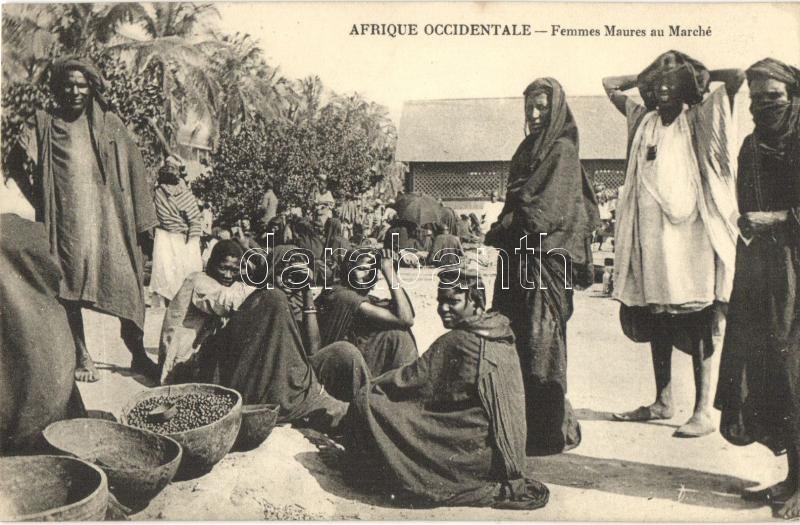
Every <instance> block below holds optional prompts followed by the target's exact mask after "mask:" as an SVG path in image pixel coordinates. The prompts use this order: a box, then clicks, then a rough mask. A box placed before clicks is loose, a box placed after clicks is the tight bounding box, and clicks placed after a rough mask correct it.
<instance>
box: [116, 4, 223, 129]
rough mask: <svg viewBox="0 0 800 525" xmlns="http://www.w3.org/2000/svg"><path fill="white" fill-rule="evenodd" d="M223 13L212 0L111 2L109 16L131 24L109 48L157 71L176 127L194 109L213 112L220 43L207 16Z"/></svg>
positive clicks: (166, 107)
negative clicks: (213, 67)
mask: <svg viewBox="0 0 800 525" xmlns="http://www.w3.org/2000/svg"><path fill="white" fill-rule="evenodd" d="M218 16H219V12H218V11H217V9H216V7H214V5H213V4H195V3H190V2H163V3H153V4H142V3H120V4H115V5H113V6H112V7H110V8H109V13H108V15H107V17H108V19H109V20H112V21H115V22H117V23H119V24H128V26H127V27H125V26H122V27H120V28H119V31H117V36H116V38H115V39H114V40H112V45H111V46H110V49H112V50H114V51H118V52H119V53H120V54H121V55H122V56H125V57H128V58H129V59H130V60H131V63H132V65H133V68H134V70H135V71H136V72H138V73H140V74H143V73H145V72H153V71H154V72H156V73H157V75H158V77H159V78H160V80H161V86H162V91H163V95H164V100H165V102H164V110H165V114H166V115H167V120H168V121H169V122H170V123H172V125H173V127H176V124H177V123H178V122H179V121H180V120H181V119H182V118H184V117H185V116H186V115H187V114H188V113H189V112H190V111H197V112H200V113H204V112H209V111H212V112H213V110H214V109H215V107H216V97H217V93H218V91H219V86H218V84H217V82H216V80H215V79H214V78H213V76H211V75H210V74H209V69H208V67H209V64H210V60H209V56H210V55H211V54H212V53H213V51H214V50H216V49H218V47H219V43H218V42H217V40H216V39H215V38H213V35H212V34H211V31H210V29H209V28H208V26H207V22H209V20H210V19H211V18H213V17H218ZM125 29H128V30H127V31H126V30H125ZM136 30H138V32H139V34H138V35H137V34H135V32H136ZM165 131H166V133H165V134H166V135H167V137H168V139H169V140H171V139H173V138H174V132H173V130H170V129H168V130H165Z"/></svg>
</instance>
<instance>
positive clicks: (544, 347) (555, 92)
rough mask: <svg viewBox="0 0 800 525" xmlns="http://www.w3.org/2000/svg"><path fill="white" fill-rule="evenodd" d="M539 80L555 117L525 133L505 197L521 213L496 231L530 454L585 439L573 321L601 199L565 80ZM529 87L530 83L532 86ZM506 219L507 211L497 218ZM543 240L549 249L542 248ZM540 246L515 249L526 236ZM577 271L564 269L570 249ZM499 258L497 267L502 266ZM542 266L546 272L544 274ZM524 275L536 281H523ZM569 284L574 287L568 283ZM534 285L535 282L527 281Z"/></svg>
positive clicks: (501, 301)
mask: <svg viewBox="0 0 800 525" xmlns="http://www.w3.org/2000/svg"><path fill="white" fill-rule="evenodd" d="M532 86H534V87H537V88H541V89H543V90H545V91H547V92H548V93H550V100H551V106H552V112H551V116H550V122H549V124H548V126H547V128H546V129H545V130H543V131H542V132H541V133H540V134H538V135H529V136H527V137H526V138H525V140H523V141H522V143H521V144H520V145H519V147H518V148H517V151H516V153H514V156H513V158H512V159H511V170H510V178H509V188H508V193H507V194H506V204H505V207H504V209H503V212H502V213H501V215H500V218H502V217H503V216H504V215H505V214H507V213H511V212H513V213H514V220H513V223H512V225H511V227H510V228H507V229H506V228H502V227H500V228H499V230H500V231H499V232H498V228H495V229H494V231H493V232H490V234H489V236H488V237H489V238H490V239H491V238H492V237H494V239H493V240H492V244H493V245H494V246H495V247H497V248H501V249H503V250H505V252H506V253H507V254H508V255H509V257H508V263H507V264H506V265H505V266H506V267H507V268H508V269H509V272H508V289H503V286H502V279H500V278H498V279H497V280H496V281H495V291H494V302H493V307H494V309H495V310H498V311H499V312H500V313H502V314H504V315H506V316H507V317H508V318H509V319H510V320H511V326H512V328H513V329H514V335H515V336H516V340H517V351H518V352H519V358H520V363H521V365H522V375H523V379H524V381H525V396H526V403H527V411H526V414H527V421H528V446H527V450H528V454H536V455H539V454H555V453H559V452H561V451H563V450H566V449H570V448H574V447H575V446H577V445H578V444H579V443H580V426H579V425H578V421H577V418H576V417H575V415H574V413H573V411H572V407H571V406H570V404H569V401H567V399H566V393H567V321H568V320H569V318H570V317H571V316H572V309H573V304H572V288H571V287H572V286H573V285H579V286H589V285H591V283H592V280H591V277H590V276H591V271H590V270H591V268H592V254H591V248H590V239H591V233H592V231H593V230H594V228H595V226H596V225H597V224H598V223H599V213H598V211H597V200H596V198H595V196H594V192H593V190H592V188H591V184H590V183H589V180H588V178H587V177H586V174H585V173H584V172H583V168H582V167H581V163H580V158H579V156H578V129H577V127H576V125H575V120H574V119H573V117H572V113H571V112H570V110H569V106H568V105H567V102H566V98H565V95H564V92H563V90H562V88H561V86H560V85H559V84H558V82H557V81H555V80H553V79H540V80H537V81H536V82H535V83H534V84H532ZM529 89H530V88H529ZM498 220H501V219H498ZM542 233H546V234H547V236H546V237H544V239H543V240H542V241H541V248H542V249H543V250H544V252H545V253H546V252H547V251H549V250H551V249H557V253H554V254H550V255H544V256H542V254H541V253H540V250H539V247H540V234H542ZM526 235H527V236H528V246H529V247H532V248H534V249H535V250H536V253H535V254H534V255H531V256H529V257H527V268H526V264H525V263H526V258H525V257H523V256H522V255H521V254H520V255H516V254H515V252H514V250H515V249H516V248H518V247H519V245H520V239H521V238H522V237H524V236H526ZM565 250H566V252H567V253H568V254H570V256H571V262H572V272H571V273H568V274H565V257H564V256H562V255H559V254H558V253H562V254H563V253H564V251H565ZM503 264H504V263H503V262H502V260H501V261H498V268H501V267H503ZM540 268H541V275H540ZM523 277H524V278H525V279H526V280H527V281H528V282H533V283H535V284H534V285H533V287H534V289H527V288H524V287H523V286H522V285H521V284H520V283H521V282H522V281H521V279H522V278H523ZM567 285H569V288H567ZM528 286H529V287H530V285H528Z"/></svg>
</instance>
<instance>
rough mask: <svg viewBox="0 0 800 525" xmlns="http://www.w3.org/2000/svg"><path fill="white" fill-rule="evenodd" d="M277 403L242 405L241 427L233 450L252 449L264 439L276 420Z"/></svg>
mask: <svg viewBox="0 0 800 525" xmlns="http://www.w3.org/2000/svg"><path fill="white" fill-rule="evenodd" d="M279 411H280V407H279V406H278V405H245V406H244V407H242V428H240V429H239V436H238V437H237V438H236V443H235V444H234V445H233V450H237V451H240V452H241V451H244V450H253V449H254V448H256V447H258V446H259V445H261V443H263V442H264V441H266V439H267V438H268V437H269V435H270V434H271V433H272V429H273V428H275V422H276V421H277V420H278V412H279Z"/></svg>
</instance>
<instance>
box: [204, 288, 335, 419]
mask: <svg viewBox="0 0 800 525" xmlns="http://www.w3.org/2000/svg"><path fill="white" fill-rule="evenodd" d="M214 341H215V344H218V345H220V350H219V354H218V355H219V356H220V357H219V374H220V384H222V385H223V386H227V387H229V388H233V389H235V390H238V391H239V392H240V393H241V394H242V398H243V400H244V403H245V404H258V403H270V404H276V405H279V406H280V419H281V420H283V421H291V422H301V421H307V423H308V424H309V425H310V426H312V427H314V428H317V429H318V430H321V431H327V430H330V429H331V428H332V427H334V426H335V425H336V424H337V423H338V422H339V420H340V419H341V417H342V416H343V415H344V414H345V412H346V410H347V404H346V403H343V402H341V401H338V400H336V399H334V398H332V397H331V396H329V395H328V394H327V393H326V392H325V391H324V390H323V389H322V385H321V384H320V382H319V381H318V380H317V376H316V375H315V374H314V370H313V369H312V367H311V364H310V363H309V357H308V355H307V353H306V349H305V348H304V346H303V341H302V337H301V335H300V327H299V326H298V323H297V321H296V320H295V317H294V313H293V311H292V307H291V305H290V304H289V300H288V299H287V297H286V294H285V293H284V292H283V291H282V290H279V289H275V288H265V289H263V290H259V291H257V292H254V293H253V294H252V295H250V297H248V298H247V300H246V301H245V302H244V303H243V304H242V306H241V307H240V308H239V311H238V312H236V313H235V314H234V315H233V316H231V318H230V321H229V322H228V324H227V325H226V326H225V328H223V329H222V330H220V331H219V332H217V336H216V337H215V338H214ZM343 344H346V343H343Z"/></svg>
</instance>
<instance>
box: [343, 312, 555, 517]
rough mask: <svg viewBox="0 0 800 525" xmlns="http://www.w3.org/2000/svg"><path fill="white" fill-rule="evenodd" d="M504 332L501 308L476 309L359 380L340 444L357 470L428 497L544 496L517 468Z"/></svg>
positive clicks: (512, 365) (512, 360)
mask: <svg viewBox="0 0 800 525" xmlns="http://www.w3.org/2000/svg"><path fill="white" fill-rule="evenodd" d="M513 342H514V336H513V333H512V332H511V329H510V327H509V325H508V320H507V319H506V318H505V317H503V316H501V315H499V314H494V313H489V314H483V315H481V316H478V317H476V318H473V319H470V320H468V321H467V322H465V323H463V324H462V325H461V326H459V327H458V328H456V329H455V330H452V331H450V332H448V333H447V334H445V335H443V336H441V337H440V338H439V339H437V340H436V341H435V342H434V343H433V345H432V346H431V347H430V349H429V350H428V351H427V352H425V353H424V354H423V355H422V356H421V357H420V358H419V359H417V360H416V361H415V362H413V363H411V364H409V365H406V366H404V367H402V368H399V369H397V370H394V371H392V372H388V373H386V374H384V375H382V376H380V377H377V378H375V379H374V380H373V381H372V382H371V383H370V384H368V385H365V386H364V387H363V388H362V389H361V390H360V391H359V392H358V394H357V395H356V398H355V399H354V400H353V402H352V403H351V404H350V411H349V412H348V419H347V424H348V425H349V432H348V433H347V434H346V439H347V440H349V441H348V442H347V443H346V445H345V448H346V450H347V451H348V452H349V453H352V454H353V456H354V458H353V459H354V461H353V463H352V465H351V466H352V468H353V473H354V474H355V475H356V476H357V478H358V480H359V481H361V482H363V483H364V484H366V485H368V486H371V487H373V488H374V487H380V488H382V489H385V490H386V491H390V492H391V493H393V494H398V495H399V496H400V497H401V498H403V499H405V498H409V499H411V500H412V501H419V502H422V503H427V504H434V505H447V506H453V505H475V506H491V505H498V506H499V505H501V504H502V503H501V502H502V501H503V500H516V503H518V504H519V505H521V507H522V508H527V509H535V508H539V507H541V506H543V505H545V504H546V503H547V498H548V490H547V488H546V487H545V486H544V485H542V484H541V483H539V482H537V481H534V480H530V479H527V478H525V477H524V471H525V448H524V447H525V425H524V421H525V419H524V403H523V386H522V376H521V373H520V369H519V361H518V359H517V356H516V352H515V351H514V346H513Z"/></svg>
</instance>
